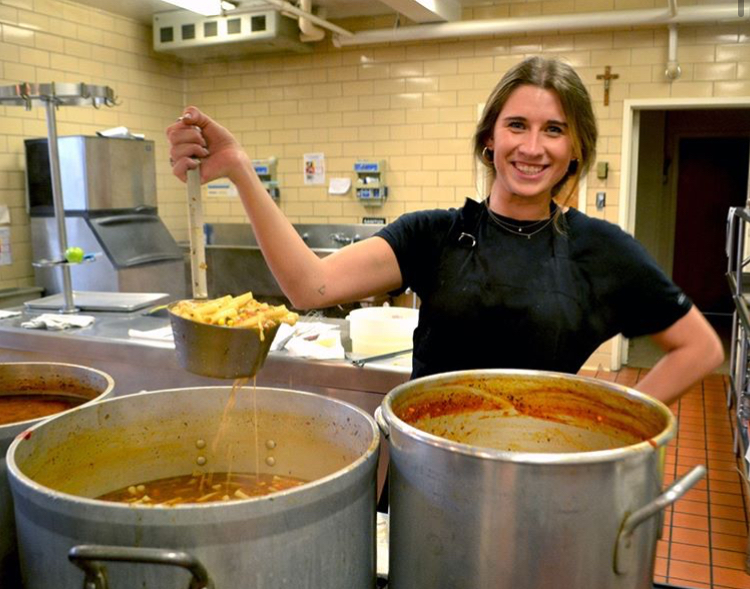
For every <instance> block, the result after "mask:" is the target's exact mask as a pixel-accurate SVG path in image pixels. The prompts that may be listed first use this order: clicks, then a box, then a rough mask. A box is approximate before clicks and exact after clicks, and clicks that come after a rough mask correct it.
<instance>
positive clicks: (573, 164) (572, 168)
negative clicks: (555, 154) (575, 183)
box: [568, 159, 578, 174]
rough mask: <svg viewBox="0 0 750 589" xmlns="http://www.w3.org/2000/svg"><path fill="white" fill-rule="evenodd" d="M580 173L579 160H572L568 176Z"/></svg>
mask: <svg viewBox="0 0 750 589" xmlns="http://www.w3.org/2000/svg"><path fill="white" fill-rule="evenodd" d="M577 171H578V160H577V159H576V160H570V163H569V164H568V174H575V173H576V172H577Z"/></svg>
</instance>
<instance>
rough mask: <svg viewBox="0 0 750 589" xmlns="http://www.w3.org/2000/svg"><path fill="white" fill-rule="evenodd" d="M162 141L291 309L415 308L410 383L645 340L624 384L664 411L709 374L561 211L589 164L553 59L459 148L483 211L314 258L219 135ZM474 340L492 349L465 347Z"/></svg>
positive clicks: (630, 249)
mask: <svg viewBox="0 0 750 589" xmlns="http://www.w3.org/2000/svg"><path fill="white" fill-rule="evenodd" d="M167 136H168V138H169V141H170V143H171V151H170V156H171V158H172V160H173V162H174V164H173V172H174V174H175V175H176V176H178V177H179V178H181V179H183V180H185V178H186V173H187V170H189V169H195V168H197V167H198V166H199V165H200V174H201V179H202V181H204V182H206V181H209V180H212V179H215V178H219V177H228V178H229V179H230V180H231V181H232V182H233V183H234V184H235V185H236V186H237V189H238V192H239V196H240V198H241V200H242V204H243V206H244V208H245V211H246V212H247V215H248V217H249V219H250V221H251V223H252V224H253V229H254V232H255V235H256V237H257V238H258V243H259V245H260V247H261V250H262V252H263V255H264V256H265V258H266V261H267V262H268V266H269V267H270V269H271V271H272V272H273V273H274V276H275V277H276V279H277V281H278V283H279V285H280V286H281V288H282V290H283V291H284V293H285V294H286V295H287V297H288V298H289V299H290V300H291V301H292V304H293V305H294V306H295V307H297V308H314V307H326V306H331V305H333V304H336V303H340V302H346V301H352V300H359V299H362V298H364V297H368V296H373V295H378V294H383V293H386V292H393V291H403V290H404V289H406V288H411V289H412V290H413V291H414V292H415V293H416V294H417V295H418V296H419V297H420V300H421V308H420V314H419V315H420V316H419V324H418V326H417V328H416V330H415V331H414V354H413V370H412V376H426V375H430V374H435V373H439V372H447V371H456V370H469V369H478V368H527V369H536V370H547V371H558V372H567V373H576V372H577V371H578V370H579V369H580V368H581V366H582V365H583V363H584V362H585V361H586V360H587V359H588V357H589V356H590V355H591V354H592V353H593V352H594V351H595V350H596V348H597V347H599V346H600V345H601V344H602V343H603V342H605V341H606V340H607V339H609V338H610V337H612V336H614V335H617V334H618V333H623V334H624V335H626V336H628V337H634V336H637V335H645V334H649V335H652V336H653V337H654V339H655V341H656V342H657V343H659V344H660V345H661V346H662V348H663V349H664V350H665V352H667V353H666V355H665V357H664V359H663V360H662V362H661V363H660V364H659V365H658V366H656V367H655V368H654V369H653V370H652V371H651V373H650V374H649V376H648V377H647V378H646V379H644V380H643V381H641V383H640V384H639V386H640V387H641V389H642V390H643V391H645V392H649V393H651V394H653V395H655V396H658V397H659V398H661V399H662V400H665V401H670V400H673V399H674V398H676V397H677V396H679V395H680V394H681V393H682V392H683V391H684V390H685V389H686V388H687V387H688V386H689V385H690V384H691V383H692V382H693V381H694V380H697V379H698V378H700V377H702V376H703V375H704V374H706V373H707V372H709V371H711V370H712V369H713V368H714V367H715V366H716V365H718V363H720V362H721V359H722V356H723V352H722V349H721V344H720V342H719V339H718V337H717V336H716V334H715V333H714V332H713V330H712V329H711V327H710V326H709V325H708V323H707V322H706V320H705V319H704V318H703V316H702V315H701V314H700V313H699V312H698V311H697V309H695V308H694V307H693V306H692V303H691V302H690V301H689V300H688V299H687V297H685V295H684V294H683V293H682V291H681V290H680V289H679V288H678V287H677V286H676V285H675V284H673V283H672V282H671V281H670V280H669V279H668V278H667V277H666V276H665V275H664V273H663V272H662V271H661V270H660V269H659V267H658V266H657V264H656V263H655V262H654V261H653V260H652V259H651V258H650V257H649V256H648V254H647V253H646V251H645V250H644V249H643V248H642V247H641V246H640V245H639V244H638V243H636V242H635V241H634V240H633V239H632V238H631V237H630V236H629V235H627V234H626V233H624V232H623V231H622V230H620V229H619V228H618V227H617V226H615V225H612V224H610V223H607V222H605V221H601V220H598V219H591V218H589V217H587V216H586V215H584V214H582V213H580V212H578V211H576V210H574V209H568V208H567V207H566V206H565V205H566V203H567V201H568V199H569V198H570V197H571V195H573V194H575V193H576V192H577V184H578V181H579V179H580V178H581V177H582V176H583V175H584V174H586V173H587V171H588V169H589V167H590V165H591V162H592V161H593V158H594V154H595V151H596V140H597V129H596V121H595V118H594V114H593V108H592V105H591V99H590V97H589V94H588V91H587V90H586V87H585V85H584V84H583V82H582V81H581V79H580V77H579V76H578V74H577V73H576V72H575V71H574V70H573V68H571V67H570V66H569V65H567V64H565V63H563V62H561V61H559V60H551V59H543V58H540V57H531V58H528V59H526V60H524V61H522V62H521V63H519V64H517V65H516V66H514V67H512V68H511V69H510V70H508V72H506V74H505V75H504V76H503V78H502V79H501V80H500V81H499V83H498V84H497V86H496V88H495V89H494V90H493V92H492V93H491V95H490V97H489V99H488V101H487V103H486V107H485V110H484V112H483V114H482V117H481V120H480V122H479V125H478V127H477V129H476V132H475V134H474V154H475V156H476V157H477V158H478V159H479V160H480V161H481V162H482V163H483V164H484V165H485V166H486V168H487V172H488V175H489V179H490V181H491V182H490V184H491V189H490V194H489V195H488V197H487V199H485V201H484V203H477V202H476V201H473V200H467V202H466V203H465V205H464V206H463V207H461V208H459V209H450V210H431V211H418V212H414V213H409V214H406V215H403V216H402V217H401V218H399V219H398V220H397V221H395V222H394V223H392V224H391V225H389V226H387V227H385V228H383V229H382V230H380V231H379V232H378V233H377V234H376V235H375V236H374V237H372V238H370V239H366V240H362V241H360V242H358V243H355V244H352V245H349V246H346V247H344V248H341V249H340V250H338V251H336V252H335V253H334V254H332V255H330V256H327V257H325V258H322V259H321V258H318V257H317V256H316V255H315V254H314V253H313V252H312V251H311V250H310V249H309V248H308V247H307V246H306V244H305V243H304V242H303V240H302V239H301V238H300V237H299V235H298V234H297V232H296V231H295V230H294V228H293V227H292V226H291V224H290V223H289V222H288V221H287V219H286V218H285V217H284V215H283V213H281V211H280V210H279V208H278V207H277V206H276V204H275V203H274V201H273V199H272V198H271V197H270V196H269V195H268V193H267V192H266V190H265V189H264V187H263V185H262V183H261V182H260V180H259V178H258V177H257V175H256V174H255V172H254V170H253V167H252V163H251V157H250V156H248V154H246V153H245V151H244V150H243V149H242V147H241V146H240V145H239V143H238V141H237V140H236V139H235V138H234V137H233V136H232V134H231V133H230V132H229V131H228V130H227V129H225V128H224V127H222V126H221V125H219V124H217V123H216V122H215V121H214V120H212V119H211V118H210V117H208V116H207V115H205V114H204V113H202V112H201V111H199V110H198V109H197V108H195V107H188V108H187V109H185V111H184V112H183V116H182V117H181V119H180V120H179V121H178V122H176V123H174V124H173V125H171V126H170V127H169V128H168V129H167ZM197 160H200V164H199V163H198V161H197ZM558 203H559V204H558ZM518 237H523V238H524V239H518ZM480 335H485V336H489V337H491V344H490V345H486V344H482V345H475V342H478V341H479V337H480Z"/></svg>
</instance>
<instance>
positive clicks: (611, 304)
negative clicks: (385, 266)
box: [377, 200, 692, 377]
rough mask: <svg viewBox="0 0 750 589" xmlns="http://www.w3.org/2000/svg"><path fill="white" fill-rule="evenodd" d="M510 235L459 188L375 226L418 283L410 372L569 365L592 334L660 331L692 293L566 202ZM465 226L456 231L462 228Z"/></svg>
mask: <svg viewBox="0 0 750 589" xmlns="http://www.w3.org/2000/svg"><path fill="white" fill-rule="evenodd" d="M561 221H562V222H561V223H560V225H559V228H555V227H554V226H553V225H551V224H550V225H548V226H546V227H544V228H543V229H541V230H540V231H538V232H537V233H534V234H533V235H532V236H531V238H527V237H526V236H524V235H514V234H512V233H511V232H510V231H508V230H507V229H506V228H503V227H500V226H499V225H498V224H496V223H495V222H494V221H493V220H492V219H491V218H490V217H489V215H488V213H487V210H486V208H485V206H484V205H483V204H481V203H476V202H475V201H472V200H467V201H466V204H465V205H464V207H462V208H461V209H450V210H430V211H419V212H416V213H409V214H406V215H403V216H401V217H400V218H399V219H397V220H396V221H395V222H394V223H392V224H390V225H388V226H387V227H384V228H383V229H382V230H381V231H379V232H378V234H377V235H378V236H379V237H382V238H383V239H385V240H386V241H387V242H388V244H389V245H390V246H391V248H392V249H393V251H394V252H395V254H396V258H397V260H398V264H399V267H400V270H401V275H402V277H403V288H406V287H410V288H411V289H412V290H413V291H414V292H415V293H417V295H419V297H420V299H421V302H422V306H421V308H420V319H419V325H418V327H417V329H416V330H415V333H414V365H413V371H412V376H413V377H418V376H426V375H428V374H435V373H440V372H448V371H451V370H468V369H482V368H515V369H536V370H553V371H560V372H568V373H575V372H577V371H578V370H579V369H580V368H581V366H582V365H583V363H584V362H585V361H586V359H587V358H588V357H589V356H590V355H591V354H592V353H593V352H594V350H596V348H597V347H599V345H601V344H602V343H603V342H605V341H606V340H608V339H609V338H611V337H612V336H614V335H616V334H618V333H622V334H624V335H625V336H626V337H635V336H639V335H645V334H652V333H657V332H659V331H662V330H664V329H666V328H667V327H669V326H670V325H672V324H673V323H674V322H675V321H677V320H678V319H680V318H681V317H682V316H683V315H685V313H687V311H688V310H689V309H690V307H691V305H692V303H691V302H690V301H689V299H688V298H687V297H686V296H685V294H684V293H683V292H682V291H681V290H680V289H679V288H678V287H677V286H675V285H674V284H673V283H672V282H671V281H670V280H669V279H668V278H667V277H666V276H665V275H664V273H663V272H662V270H661V269H660V268H659V267H658V266H657V264H656V262H654V260H653V259H652V258H651V257H650V256H649V255H648V253H647V252H646V250H645V249H644V248H643V247H642V246H641V245H640V244H639V243H638V242H637V241H635V239H633V238H632V237H631V236H630V235H628V234H627V233H625V232H624V231H622V230H621V229H620V228H619V227H617V226H616V225H614V224H612V223H608V222H606V221H601V220H598V219H592V218H590V217H587V216H586V215H584V214H583V213H581V212H579V211H577V210H575V209H570V210H569V211H568V212H567V213H565V214H564V215H563V216H562V219H561ZM462 234H463V235H462Z"/></svg>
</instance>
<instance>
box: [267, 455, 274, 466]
mask: <svg viewBox="0 0 750 589" xmlns="http://www.w3.org/2000/svg"><path fill="white" fill-rule="evenodd" d="M266 464H267V465H268V466H274V465H275V464H276V459H275V458H274V457H273V456H269V457H268V458H266Z"/></svg>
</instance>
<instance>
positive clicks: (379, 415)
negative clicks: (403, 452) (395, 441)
mask: <svg viewBox="0 0 750 589" xmlns="http://www.w3.org/2000/svg"><path fill="white" fill-rule="evenodd" d="M375 421H377V422H378V427H379V428H380V431H381V432H383V435H384V436H385V439H386V440H387V439H388V438H390V437H391V428H390V426H389V425H388V424H387V423H386V421H385V417H383V408H382V407H378V408H377V409H375Z"/></svg>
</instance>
